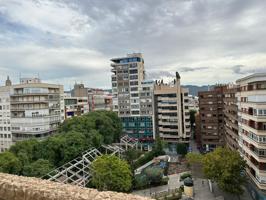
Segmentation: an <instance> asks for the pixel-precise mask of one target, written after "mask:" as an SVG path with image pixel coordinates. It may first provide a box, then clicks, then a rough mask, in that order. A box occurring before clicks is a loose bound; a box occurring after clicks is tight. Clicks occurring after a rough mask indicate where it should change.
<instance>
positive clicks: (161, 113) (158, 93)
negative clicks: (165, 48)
mask: <svg viewBox="0 0 266 200" xmlns="http://www.w3.org/2000/svg"><path fill="white" fill-rule="evenodd" d="M188 103H189V102H188V89H185V88H182V87H181V86H180V76H179V74H178V73H176V79H175V80H174V81H173V82H172V83H169V84H165V83H163V81H156V84H155V86H154V127H155V135H156V136H158V137H160V138H161V139H162V140H164V141H166V142H168V143H182V142H184V143H188V142H189V139H190V136H191V131H190V119H189V107H188Z"/></svg>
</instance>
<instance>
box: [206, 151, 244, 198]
mask: <svg viewBox="0 0 266 200" xmlns="http://www.w3.org/2000/svg"><path fill="white" fill-rule="evenodd" d="M245 166H246V162H245V161H244V160H243V158H242V157H241V156H240V155H239V153H238V152H237V151H231V150H230V149H227V148H217V149H215V150H214V151H213V152H211V153H208V154H206V155H205V156H204V158H203V172H204V174H205V175H206V177H207V178H209V179H211V180H213V181H215V182H217V184H218V186H219V187H220V188H221V189H222V190H224V191H225V192H229V193H232V194H236V195H240V194H242V193H243V188H242V186H243V184H244V183H245V177H244V175H243V172H244V170H245Z"/></svg>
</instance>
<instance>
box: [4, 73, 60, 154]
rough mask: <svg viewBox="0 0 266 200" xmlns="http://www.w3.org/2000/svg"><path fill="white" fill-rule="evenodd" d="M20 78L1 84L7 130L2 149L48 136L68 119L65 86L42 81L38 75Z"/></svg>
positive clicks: (5, 129)
mask: <svg viewBox="0 0 266 200" xmlns="http://www.w3.org/2000/svg"><path fill="white" fill-rule="evenodd" d="M20 81H21V82H20V84H16V85H12V84H11V83H10V84H6V86H2V87H0V91H1V92H0V95H1V96H0V98H1V106H2V115H0V120H1V121H2V122H3V126H2V129H3V133H2V134H4V135H3V137H1V135H0V139H1V142H0V143H2V141H3V142H4V144H5V145H1V147H0V148H1V151H3V150H6V149H8V148H9V147H10V145H11V144H13V143H15V142H17V141H21V140H27V139H30V138H36V139H42V138H45V137H47V136H49V135H51V134H53V133H54V132H55V130H56V129H57V127H58V125H59V124H60V122H62V121H63V120H64V100H63V98H64V95H63V94H64V93H63V86H61V85H55V84H47V83H41V81H40V80H39V79H37V78H33V79H30V78H29V79H26V78H23V79H21V80H20ZM0 131H1V128H0Z"/></svg>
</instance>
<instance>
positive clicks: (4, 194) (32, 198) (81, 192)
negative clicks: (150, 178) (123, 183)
mask: <svg viewBox="0 0 266 200" xmlns="http://www.w3.org/2000/svg"><path fill="white" fill-rule="evenodd" d="M0 199H1V200H101V199H104V200H149V198H144V197H140V196H135V195H131V194H124V193H117V192H107V191H106V192H99V191H97V190H95V189H90V188H81V187H78V186H72V185H68V184H62V183H56V182H51V181H47V180H42V179H38V178H29V177H23V176H15V175H10V174H3V173H0Z"/></svg>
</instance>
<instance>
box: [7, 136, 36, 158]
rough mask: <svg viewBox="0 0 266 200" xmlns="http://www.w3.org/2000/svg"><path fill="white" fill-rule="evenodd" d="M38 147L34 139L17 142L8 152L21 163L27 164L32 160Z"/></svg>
mask: <svg viewBox="0 0 266 200" xmlns="http://www.w3.org/2000/svg"><path fill="white" fill-rule="evenodd" d="M38 145H39V142H38V141H37V140H36V139H30V140H25V141H19V142H16V144H15V145H12V146H11V147H10V149H9V151H10V152H12V153H14V154H15V155H16V156H17V157H18V158H19V159H20V160H21V162H22V163H28V162H31V161H32V160H34V152H35V150H36V147H37V146H38Z"/></svg>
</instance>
